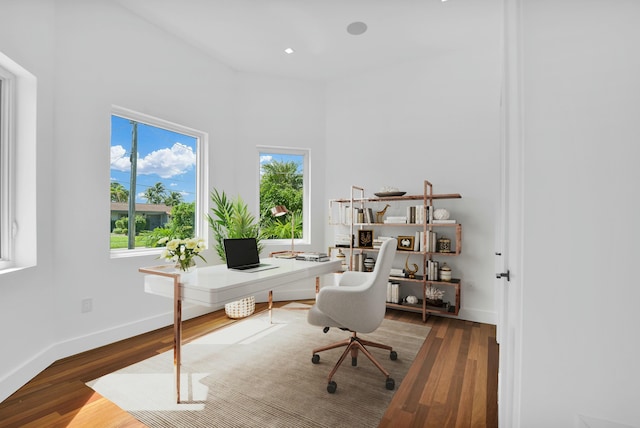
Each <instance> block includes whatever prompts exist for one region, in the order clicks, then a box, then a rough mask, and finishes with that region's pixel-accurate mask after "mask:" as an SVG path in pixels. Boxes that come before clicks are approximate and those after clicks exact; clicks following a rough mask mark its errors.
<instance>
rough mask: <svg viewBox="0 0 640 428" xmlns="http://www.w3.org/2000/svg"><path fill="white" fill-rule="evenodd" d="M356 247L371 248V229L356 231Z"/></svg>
mask: <svg viewBox="0 0 640 428" xmlns="http://www.w3.org/2000/svg"><path fill="white" fill-rule="evenodd" d="M358 247H359V248H373V230H371V229H362V230H358Z"/></svg>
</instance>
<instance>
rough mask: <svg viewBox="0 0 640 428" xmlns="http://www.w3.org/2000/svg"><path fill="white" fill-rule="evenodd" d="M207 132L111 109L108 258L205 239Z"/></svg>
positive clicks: (135, 113)
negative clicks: (165, 241)
mask: <svg viewBox="0 0 640 428" xmlns="http://www.w3.org/2000/svg"><path fill="white" fill-rule="evenodd" d="M206 138H207V136H206V134H205V133H203V132H200V131H196V130H194V129H191V128H187V127H185V126H181V125H177V124H174V123H171V122H168V121H165V120H162V119H158V118H154V117H151V116H148V115H144V114H141V113H137V112H133V111H130V110H127V109H123V108H120V107H114V108H113V110H112V116H111V159H110V165H111V167H110V176H111V183H110V202H111V204H110V219H111V221H110V229H109V232H110V235H109V236H110V248H111V254H112V256H115V257H117V256H120V255H131V254H139V253H141V254H146V253H148V252H150V251H153V252H159V251H160V250H158V249H157V248H158V244H157V242H158V240H160V239H161V238H165V237H168V238H181V239H184V238H190V237H194V236H199V237H202V238H206V235H207V234H206V231H207V229H206V227H205V225H204V223H203V222H204V216H203V215H202V214H201V213H202V212H203V211H204V209H203V207H205V206H206V193H205V191H204V189H205V187H206V183H207V181H206V165H205V162H206V155H205V150H206Z"/></svg>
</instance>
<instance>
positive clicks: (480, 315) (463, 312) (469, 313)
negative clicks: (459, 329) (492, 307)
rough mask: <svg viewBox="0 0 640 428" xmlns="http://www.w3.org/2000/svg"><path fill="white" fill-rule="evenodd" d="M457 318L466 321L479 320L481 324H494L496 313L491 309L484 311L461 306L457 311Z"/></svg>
mask: <svg viewBox="0 0 640 428" xmlns="http://www.w3.org/2000/svg"><path fill="white" fill-rule="evenodd" d="M458 318H461V319H463V320H467V321H473V322H479V323H483V324H491V325H496V320H497V317H496V313H495V312H493V311H485V310H482V309H473V308H470V309H468V308H462V309H460V312H459V313H458Z"/></svg>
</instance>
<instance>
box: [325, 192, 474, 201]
mask: <svg viewBox="0 0 640 428" xmlns="http://www.w3.org/2000/svg"><path fill="white" fill-rule="evenodd" d="M461 198H462V196H461V195H460V194H459V193H440V194H433V195H426V197H425V195H404V196H388V197H385V198H378V197H375V198H353V202H378V201H381V202H382V201H422V200H424V199H428V200H433V199H461ZM331 201H332V202H338V203H346V202H351V199H344V198H341V199H331Z"/></svg>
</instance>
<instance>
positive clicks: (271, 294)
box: [269, 290, 273, 324]
mask: <svg viewBox="0 0 640 428" xmlns="http://www.w3.org/2000/svg"><path fill="white" fill-rule="evenodd" d="M272 308H273V290H269V324H273V322H272V311H271V309H272Z"/></svg>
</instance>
